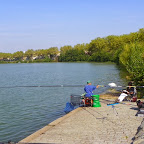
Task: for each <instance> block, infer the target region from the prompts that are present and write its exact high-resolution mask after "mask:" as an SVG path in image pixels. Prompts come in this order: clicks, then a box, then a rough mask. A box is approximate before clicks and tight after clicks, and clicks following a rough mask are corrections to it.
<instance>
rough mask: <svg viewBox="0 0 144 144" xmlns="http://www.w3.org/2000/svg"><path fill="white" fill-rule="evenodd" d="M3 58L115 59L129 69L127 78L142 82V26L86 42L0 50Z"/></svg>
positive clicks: (28, 60) (31, 59)
mask: <svg viewBox="0 0 144 144" xmlns="http://www.w3.org/2000/svg"><path fill="white" fill-rule="evenodd" d="M0 60H1V63H2V62H4V60H9V61H11V62H12V61H13V62H18V61H20V62H51V61H58V62H77V61H88V62H108V61H111V62H115V63H116V64H117V65H119V67H122V68H124V69H125V70H126V71H127V72H128V73H129V76H128V77H129V79H130V80H133V81H135V82H136V84H140V85H144V29H139V31H137V32H133V33H130V34H124V35H120V36H116V35H109V36H107V37H103V38H100V37H98V38H96V39H94V40H92V41H91V42H90V43H87V44H77V45H75V46H73V47H72V46H70V45H67V46H63V47H61V48H60V50H58V48H57V47H52V48H49V49H39V50H35V51H34V50H32V49H30V50H27V51H26V52H25V53H24V52H22V51H18V52H15V53H13V54H10V53H0Z"/></svg>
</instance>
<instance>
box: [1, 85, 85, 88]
mask: <svg viewBox="0 0 144 144" xmlns="http://www.w3.org/2000/svg"><path fill="white" fill-rule="evenodd" d="M35 87H84V85H38V86H36V85H35V86H0V88H35Z"/></svg>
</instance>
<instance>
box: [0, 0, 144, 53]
mask: <svg viewBox="0 0 144 144" xmlns="http://www.w3.org/2000/svg"><path fill="white" fill-rule="evenodd" d="M143 6H144V0H0V52H8V53H14V52H16V51H26V50H28V49H34V50H36V49H48V48H50V47H58V48H60V47H62V46H64V45H71V46H74V45H76V44H82V43H90V41H91V40H93V39H95V38H97V37H106V36H108V35H121V34H129V33H130V32H136V31H138V30H139V29H140V28H144V8H143Z"/></svg>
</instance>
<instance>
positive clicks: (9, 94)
mask: <svg viewBox="0 0 144 144" xmlns="http://www.w3.org/2000/svg"><path fill="white" fill-rule="evenodd" d="M0 77H1V79H0V87H3V86H27V85H28V86H30V85H31V86H33V85H36V86H37V85H85V84H86V81H88V80H91V81H92V83H93V84H94V85H97V84H100V85H107V84H108V83H110V82H115V83H116V84H119V85H122V84H124V81H123V80H122V79H121V78H120V76H119V70H118V69H117V67H116V65H114V64H105V63H39V64H1V65H0ZM103 91H105V88H99V89H97V90H96V91H95V94H98V93H101V92H103ZM83 92H84V91H83V87H44V88H42V87H34V88H23V87H21V88H0V142H7V141H8V140H11V141H13V142H18V141H20V140H21V139H23V138H25V137H26V136H28V135H30V134H31V133H33V132H35V131H36V130H38V129H40V128H42V127H44V126H45V125H47V124H48V123H50V122H51V121H53V120H55V119H57V118H59V117H61V116H63V115H64V112H63V110H64V108H65V104H66V102H68V101H69V100H70V95H71V94H82V93H83Z"/></svg>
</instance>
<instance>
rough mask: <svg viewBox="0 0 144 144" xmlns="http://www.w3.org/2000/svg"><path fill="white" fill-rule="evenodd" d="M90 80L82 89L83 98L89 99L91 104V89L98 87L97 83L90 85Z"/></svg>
mask: <svg viewBox="0 0 144 144" xmlns="http://www.w3.org/2000/svg"><path fill="white" fill-rule="evenodd" d="M91 84H92V83H91V81H87V85H86V86H85V87H84V91H85V95H84V96H85V98H88V99H91V104H92V95H93V91H94V90H95V89H96V88H98V87H99V85H97V86H94V85H91Z"/></svg>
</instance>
